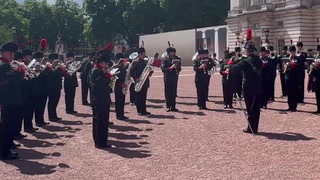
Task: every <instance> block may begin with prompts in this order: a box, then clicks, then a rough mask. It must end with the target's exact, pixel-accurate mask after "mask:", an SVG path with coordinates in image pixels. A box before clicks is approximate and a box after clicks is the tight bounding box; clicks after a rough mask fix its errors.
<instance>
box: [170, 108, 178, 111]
mask: <svg viewBox="0 0 320 180" xmlns="http://www.w3.org/2000/svg"><path fill="white" fill-rule="evenodd" d="M171 111H173V112H178V111H179V109H177V108H172V109H171Z"/></svg>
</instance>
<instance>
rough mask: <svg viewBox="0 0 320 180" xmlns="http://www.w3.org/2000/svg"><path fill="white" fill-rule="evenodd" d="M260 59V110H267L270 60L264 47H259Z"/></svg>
mask: <svg viewBox="0 0 320 180" xmlns="http://www.w3.org/2000/svg"><path fill="white" fill-rule="evenodd" d="M260 54H261V56H260V58H261V60H262V74H261V80H262V92H261V104H260V105H261V108H265V109H267V105H268V101H269V99H270V92H271V91H270V88H271V87H270V84H271V83H270V82H271V78H272V77H271V63H270V58H269V57H268V54H267V49H266V48H265V47H261V49H260Z"/></svg>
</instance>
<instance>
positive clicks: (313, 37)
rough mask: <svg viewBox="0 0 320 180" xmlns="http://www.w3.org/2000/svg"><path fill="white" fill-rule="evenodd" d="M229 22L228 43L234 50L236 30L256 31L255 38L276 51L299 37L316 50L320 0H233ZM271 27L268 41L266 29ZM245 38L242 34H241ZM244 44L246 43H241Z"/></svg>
mask: <svg viewBox="0 0 320 180" xmlns="http://www.w3.org/2000/svg"><path fill="white" fill-rule="evenodd" d="M230 6H231V7H230V11H229V12H228V18H227V20H226V22H227V24H228V46H229V47H230V49H232V50H233V49H234V47H235V46H236V42H237V35H236V32H237V31H238V32H240V33H242V35H243V37H245V32H246V30H247V29H248V28H251V29H252V30H253V41H254V43H255V45H256V46H257V47H258V48H259V47H260V45H261V44H262V46H268V45H272V46H274V47H275V49H276V50H278V51H279V50H280V49H281V48H282V46H284V45H286V46H290V45H291V40H292V42H293V44H296V42H297V41H298V40H299V37H301V41H302V42H303V43H304V46H305V47H304V48H305V49H315V48H316V45H317V38H320V19H319V18H318V17H320V0H286V1H285V0H231V2H230ZM267 28H268V29H269V31H270V32H269V36H268V41H269V43H267V41H266V33H265V32H264V30H265V29H267ZM240 40H242V36H240ZM241 46H242V45H241Z"/></svg>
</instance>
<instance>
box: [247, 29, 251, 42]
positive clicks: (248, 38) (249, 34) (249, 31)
mask: <svg viewBox="0 0 320 180" xmlns="http://www.w3.org/2000/svg"><path fill="white" fill-rule="evenodd" d="M251 39H252V30H251V29H248V30H247V41H250V40H251Z"/></svg>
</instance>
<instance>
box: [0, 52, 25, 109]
mask: <svg viewBox="0 0 320 180" xmlns="http://www.w3.org/2000/svg"><path fill="white" fill-rule="evenodd" d="M5 61H7V60H5V59H4V58H0V104H1V106H3V107H21V106H22V105H23V97H22V82H23V78H24V73H23V72H20V71H14V70H13V69H12V66H11V65H10V64H9V63H8V62H5Z"/></svg>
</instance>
